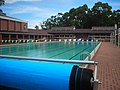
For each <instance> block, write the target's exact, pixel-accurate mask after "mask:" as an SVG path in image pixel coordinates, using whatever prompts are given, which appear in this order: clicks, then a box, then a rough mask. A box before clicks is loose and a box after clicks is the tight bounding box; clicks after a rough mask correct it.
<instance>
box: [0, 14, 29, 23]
mask: <svg viewBox="0 0 120 90" xmlns="http://www.w3.org/2000/svg"><path fill="white" fill-rule="evenodd" d="M0 19H5V20H11V21H17V22H24V23H27V21H24V20H21V19H17V18H13V17H9V16H4V15H0Z"/></svg>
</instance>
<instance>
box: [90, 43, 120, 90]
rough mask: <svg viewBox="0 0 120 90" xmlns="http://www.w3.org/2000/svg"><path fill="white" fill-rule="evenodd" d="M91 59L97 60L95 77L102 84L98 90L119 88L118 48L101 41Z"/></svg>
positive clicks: (119, 60)
mask: <svg viewBox="0 0 120 90" xmlns="http://www.w3.org/2000/svg"><path fill="white" fill-rule="evenodd" d="M93 60H94V61H97V62H99V65H98V75H97V78H98V79H99V80H100V81H101V82H102V84H101V85H99V89H98V90H120V48H118V47H117V46H115V45H113V44H112V43H110V42H103V43H102V44H101V46H100V49H99V50H98V52H97V54H96V55H95V56H94V58H93ZM90 68H93V66H90Z"/></svg>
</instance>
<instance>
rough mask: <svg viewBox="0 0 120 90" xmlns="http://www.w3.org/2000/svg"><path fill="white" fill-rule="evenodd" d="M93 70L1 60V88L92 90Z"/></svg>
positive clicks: (58, 64) (48, 63)
mask: <svg viewBox="0 0 120 90" xmlns="http://www.w3.org/2000/svg"><path fill="white" fill-rule="evenodd" d="M92 77H93V75H92V70H89V69H84V68H79V66H75V65H74V64H61V63H51V62H40V61H31V60H23V59H22V60H18V59H8V58H0V87H1V88H7V89H19V90H92V86H91V82H90V80H91V78H92Z"/></svg>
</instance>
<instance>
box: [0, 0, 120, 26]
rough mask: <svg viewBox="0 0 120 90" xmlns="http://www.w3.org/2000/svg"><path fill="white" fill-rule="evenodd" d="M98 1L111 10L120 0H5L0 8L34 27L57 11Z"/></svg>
mask: <svg viewBox="0 0 120 90" xmlns="http://www.w3.org/2000/svg"><path fill="white" fill-rule="evenodd" d="M98 1H101V2H104V3H108V4H109V5H110V6H112V9H113V10H117V9H120V0H6V2H5V5H4V6H2V7H0V8H1V9H2V10H3V12H4V13H6V14H7V16H11V17H15V18H18V19H22V20H25V21H28V28H34V27H35V26H36V25H38V26H40V24H41V23H42V22H43V21H45V20H47V18H50V17H51V16H55V15H57V14H58V13H65V12H68V11H69V10H70V9H71V8H77V7H79V6H82V5H84V4H87V5H88V7H89V8H92V7H93V6H94V4H95V3H96V2H98Z"/></svg>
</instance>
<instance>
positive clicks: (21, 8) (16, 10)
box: [8, 5, 41, 15]
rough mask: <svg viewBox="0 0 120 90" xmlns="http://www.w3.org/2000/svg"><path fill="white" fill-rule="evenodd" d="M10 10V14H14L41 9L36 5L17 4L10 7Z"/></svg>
mask: <svg viewBox="0 0 120 90" xmlns="http://www.w3.org/2000/svg"><path fill="white" fill-rule="evenodd" d="M8 8H9V9H10V10H9V12H8V13H9V14H10V15H14V14H25V13H34V12H36V11H37V12H38V11H40V10H41V9H40V8H39V7H36V6H26V5H19V6H15V8H14V7H8Z"/></svg>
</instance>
